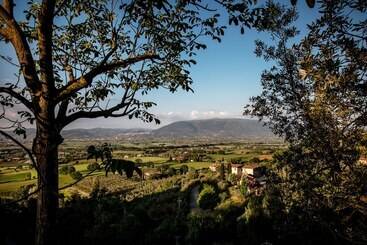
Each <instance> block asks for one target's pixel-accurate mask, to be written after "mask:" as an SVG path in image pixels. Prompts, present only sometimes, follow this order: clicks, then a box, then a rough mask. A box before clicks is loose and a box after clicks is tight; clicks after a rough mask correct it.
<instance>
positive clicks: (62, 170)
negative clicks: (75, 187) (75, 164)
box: [60, 166, 69, 175]
mask: <svg viewBox="0 0 367 245" xmlns="http://www.w3.org/2000/svg"><path fill="white" fill-rule="evenodd" d="M60 174H63V175H67V174H69V166H62V167H61V168H60Z"/></svg>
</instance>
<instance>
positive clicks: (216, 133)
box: [27, 118, 274, 140]
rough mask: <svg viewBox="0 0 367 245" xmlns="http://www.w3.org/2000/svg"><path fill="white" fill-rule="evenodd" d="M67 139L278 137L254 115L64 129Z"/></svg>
mask: <svg viewBox="0 0 367 245" xmlns="http://www.w3.org/2000/svg"><path fill="white" fill-rule="evenodd" d="M34 136H35V129H27V139H33V138H34ZM62 136H63V137H64V138H65V139H84V140H86V139H124V138H126V137H137V138H147V139H154V138H169V139H171V138H213V137H215V138H274V135H273V133H272V132H271V131H270V129H269V128H268V127H265V126H263V125H262V123H261V122H258V121H257V120H250V119H238V118H229V119H205V120H190V121H178V122H173V123H171V124H168V125H166V126H162V127H161V128H158V129H154V130H151V129H141V128H133V129H117V128H92V129H69V130H64V131H62Z"/></svg>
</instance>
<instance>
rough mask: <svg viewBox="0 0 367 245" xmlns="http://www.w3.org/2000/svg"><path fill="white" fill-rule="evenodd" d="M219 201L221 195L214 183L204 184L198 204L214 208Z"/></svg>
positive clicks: (201, 206)
mask: <svg viewBox="0 0 367 245" xmlns="http://www.w3.org/2000/svg"><path fill="white" fill-rule="evenodd" d="M218 202H219V197H218V194H217V193H216V191H215V189H214V187H213V186H212V185H208V184H204V187H203V189H202V190H201V192H200V194H199V196H198V199H197V204H198V205H199V207H200V208H203V209H212V208H214V207H215V206H216V205H217V203H218Z"/></svg>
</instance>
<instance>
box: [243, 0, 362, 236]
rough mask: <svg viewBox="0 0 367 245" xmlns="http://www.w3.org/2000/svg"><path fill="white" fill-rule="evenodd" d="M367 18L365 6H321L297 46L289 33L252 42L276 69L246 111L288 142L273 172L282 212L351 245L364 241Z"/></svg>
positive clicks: (334, 3)
mask: <svg viewBox="0 0 367 245" xmlns="http://www.w3.org/2000/svg"><path fill="white" fill-rule="evenodd" d="M366 11H367V3H366V2H365V1H357V0H356V1H345V0H337V1H320V16H319V17H318V18H317V19H316V20H315V21H313V22H312V23H311V24H310V25H309V26H308V33H307V35H306V36H305V37H304V38H303V39H302V40H301V41H300V42H298V43H294V41H293V42H292V41H291V40H290V39H291V38H292V37H294V36H295V35H296V34H297V31H296V30H295V29H294V28H292V27H290V28H283V27H281V28H278V27H276V28H275V29H272V30H271V31H273V33H272V35H273V37H274V38H275V39H276V40H278V43H277V44H276V45H275V46H268V45H266V44H265V43H264V42H261V41H258V42H257V49H256V53H257V54H258V55H259V56H263V57H264V58H265V60H269V61H272V62H274V64H275V65H274V66H273V67H272V68H271V69H270V70H267V71H264V73H263V74H262V79H261V83H262V87H263V92H262V94H261V95H259V96H256V97H253V98H252V99H251V104H250V105H248V106H247V107H246V110H245V114H249V115H253V116H256V117H259V118H260V119H264V122H265V123H266V124H268V125H269V126H270V127H271V128H272V130H273V131H274V132H275V133H276V134H277V135H280V136H282V137H284V138H285V140H286V141H287V142H288V143H289V148H288V149H287V150H286V151H284V152H283V153H281V154H278V155H276V157H275V166H274V167H275V168H274V170H275V173H276V178H275V179H274V184H276V186H277V187H278V188H279V190H280V193H281V197H282V201H283V202H284V203H285V205H286V208H287V210H288V212H289V213H293V214H294V213H296V214H297V215H298V216H302V218H303V219H307V220H309V221H310V224H311V223H314V224H315V223H318V224H321V225H322V226H323V227H324V228H325V227H326V228H328V230H329V231H331V233H333V234H334V235H336V236H337V237H338V236H339V237H342V238H343V239H349V240H351V241H354V242H357V241H359V242H366V241H367V237H366V234H367V233H366V231H367V227H366V225H365V224H364V222H363V219H365V218H366V217H367V210H366V205H365V203H364V202H363V201H362V199H361V198H362V196H363V195H366V193H367V181H366V176H367V170H366V168H365V167H364V166H362V165H361V164H359V162H358V159H359V154H360V146H361V145H365V141H364V140H363V137H364V134H365V129H366V126H367V124H366V122H367V120H366V119H367V118H366V116H367V82H366V81H367V80H366V78H367V76H366V74H367V73H366V72H367V59H366V57H367V19H366ZM304 227H306V226H304Z"/></svg>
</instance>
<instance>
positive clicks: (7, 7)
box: [3, 0, 14, 18]
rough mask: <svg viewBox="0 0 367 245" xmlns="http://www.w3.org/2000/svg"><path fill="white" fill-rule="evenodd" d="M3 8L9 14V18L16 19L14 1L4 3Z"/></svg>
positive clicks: (5, 0)
mask: <svg viewBox="0 0 367 245" xmlns="http://www.w3.org/2000/svg"><path fill="white" fill-rule="evenodd" d="M3 6H4V9H5V10H6V12H8V14H9V16H10V17H11V18H14V15H13V9H14V3H13V0H4V1H3Z"/></svg>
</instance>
